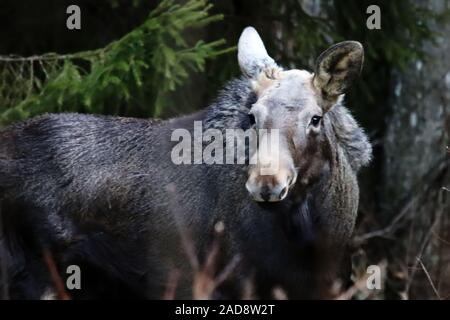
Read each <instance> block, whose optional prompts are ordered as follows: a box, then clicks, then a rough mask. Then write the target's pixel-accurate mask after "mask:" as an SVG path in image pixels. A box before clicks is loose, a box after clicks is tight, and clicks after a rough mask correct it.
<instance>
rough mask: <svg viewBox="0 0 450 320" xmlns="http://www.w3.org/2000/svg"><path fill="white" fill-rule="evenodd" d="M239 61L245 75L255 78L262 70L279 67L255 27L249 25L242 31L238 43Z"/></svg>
mask: <svg viewBox="0 0 450 320" xmlns="http://www.w3.org/2000/svg"><path fill="white" fill-rule="evenodd" d="M238 61H239V66H240V67H241V70H242V72H243V73H244V75H246V76H247V77H249V78H253V79H256V78H257V77H258V75H259V74H260V73H261V72H262V71H264V70H268V69H270V68H275V67H277V64H276V63H275V61H274V60H273V59H272V58H271V57H269V55H268V54H267V51H266V48H265V47H264V43H263V42H262V40H261V38H260V36H259V34H258V32H257V31H256V30H255V28H253V27H247V28H245V29H244V31H242V34H241V37H240V38H239V43H238Z"/></svg>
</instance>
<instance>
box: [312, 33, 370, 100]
mask: <svg viewBox="0 0 450 320" xmlns="http://www.w3.org/2000/svg"><path fill="white" fill-rule="evenodd" d="M363 61H364V48H363V46H362V44H361V43H359V42H357V41H344V42H340V43H337V44H335V45H333V46H331V47H330V48H329V49H327V50H326V51H324V52H323V53H322V54H321V55H320V56H319V58H317V61H316V70H315V75H314V80H313V83H314V86H315V87H316V88H317V89H318V90H319V92H320V93H321V94H322V97H323V99H324V100H325V101H327V102H329V103H334V102H336V100H337V98H338V97H339V95H341V94H343V93H345V92H346V91H347V89H348V88H350V86H351V84H352V82H353V80H355V79H356V78H357V77H358V76H359V74H360V73H361V69H362V65H363ZM329 107H331V106H329Z"/></svg>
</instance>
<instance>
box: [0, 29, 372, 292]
mask: <svg viewBox="0 0 450 320" xmlns="http://www.w3.org/2000/svg"><path fill="white" fill-rule="evenodd" d="M256 35H257V34H256V31H254V29H246V30H245V31H244V33H243V35H242V36H241V40H240V46H239V54H240V59H239V62H240V64H241V68H242V69H243V71H244V74H245V75H246V76H245V77H243V78H241V79H237V80H234V81H232V82H231V83H230V84H229V85H228V86H227V87H226V88H225V89H224V90H223V91H222V93H221V94H220V95H219V98H218V99H217V101H216V102H215V103H213V104H212V105H211V106H210V107H208V108H207V109H205V110H203V111H201V112H198V113H196V114H193V115H190V116H186V117H181V118H175V119H170V120H166V121H155V120H144V119H132V118H118V117H109V116H94V115H82V114H59V115H54V114H48V115H43V116H39V117H36V118H34V119H30V120H27V121H25V122H21V123H17V124H13V125H11V126H9V127H6V128H4V129H1V131H0V201H1V204H0V205H1V215H2V222H3V233H4V237H3V241H2V243H1V247H2V250H1V251H0V256H1V257H2V260H3V263H2V264H1V265H0V268H2V267H3V269H4V270H1V269H0V271H1V272H2V273H7V276H8V279H9V282H8V288H9V294H10V296H11V297H12V298H32V299H38V298H41V297H42V295H43V294H44V293H45V292H46V290H48V288H51V287H52V281H51V279H50V275H49V272H48V270H47V267H46V265H45V264H44V263H43V259H42V250H43V249H44V248H45V249H48V250H49V251H50V252H51V253H52V254H53V257H54V260H55V261H56V262H57V264H58V266H59V267H60V269H61V270H63V271H64V270H65V267H66V266H68V265H71V264H76V265H79V266H80V267H81V270H82V289H81V290H78V291H77V290H73V291H72V292H71V294H73V296H74V297H76V298H107V297H125V298H162V297H163V295H164V292H165V290H166V288H167V284H168V279H169V277H170V273H171V271H172V270H180V271H181V277H180V279H179V281H178V284H177V290H176V297H179V298H190V297H192V285H193V279H194V278H195V270H194V269H195V268H193V265H192V257H190V256H189V254H188V253H187V252H186V251H187V250H186V243H185V242H186V241H188V240H189V241H192V243H191V245H192V247H193V248H195V249H196V255H197V257H198V260H199V261H200V263H202V262H204V261H205V259H207V258H206V257H207V256H208V250H209V249H210V246H211V243H212V242H213V241H214V237H215V226H216V225H217V223H218V222H219V221H220V222H221V223H223V226H224V227H225V229H224V232H223V235H222V238H221V244H222V245H223V246H222V247H221V248H222V249H223V255H224V263H223V265H222V267H223V266H224V265H226V261H227V259H228V261H229V260H231V259H232V258H233V257H237V256H239V257H241V263H239V265H238V267H237V268H238V270H239V271H236V272H234V276H233V277H230V280H229V281H228V282H227V285H228V286H229V287H231V288H232V289H230V290H229V291H227V290H226V286H225V285H224V286H223V287H224V288H217V290H216V291H215V292H214V295H213V296H212V297H238V298H239V297H241V296H240V293H239V292H240V290H242V284H243V283H244V282H245V280H248V279H252V281H253V283H254V285H255V295H256V296H257V297H262V298H270V297H272V290H273V289H274V288H275V287H280V288H281V289H283V290H284V291H285V292H286V294H287V296H288V297H289V298H314V297H322V296H324V295H323V292H322V289H323V287H325V286H327V285H329V284H330V281H332V280H333V279H334V277H336V275H337V273H338V270H339V266H340V263H341V258H342V256H343V254H344V252H345V245H346V243H347V241H348V240H349V238H350V236H351V234H352V231H353V226H354V223H355V219H356V214H357V208H358V195H359V191H358V184H357V179H356V174H357V171H358V170H359V168H360V167H361V166H362V165H364V164H366V163H367V162H368V161H369V159H370V154H371V147H370V144H369V142H368V140H367V137H366V135H365V134H364V132H363V130H362V129H361V128H360V127H359V126H358V125H357V124H356V122H355V120H354V119H353V117H352V116H351V115H350V114H349V112H348V111H347V109H346V108H345V107H344V106H342V105H341V102H340V99H338V98H336V99H334V98H333V97H334V96H333V94H332V93H333V92H332V90H335V89H336V86H334V87H326V86H325V85H324V86H323V88H322V92H321V93H320V92H319V93H316V97H317V95H318V94H321V95H323V96H322V97H321V98H320V99H317V98H314V99H313V97H310V99H311V101H313V100H314V101H319V100H320V101H319V102H317V103H315V104H314V106H313V107H311V108H312V109H311V110H315V109H314V108H316V109H317V110H319V109H320V110H321V111H320V114H321V116H320V124H319V126H320V129H319V127H318V128H314V130H316V131H314V132H310V133H307V134H309V135H311V137H309V136H306V137H304V138H302V141H299V142H298V143H297V144H296V143H295V139H294V140H293V141H294V143H293V144H292V146H288V143H287V144H286V148H285V150H284V151H283V152H286V154H287V153H289V150H292V153H295V149H296V148H297V149H301V150H302V152H301V154H297V155H294V156H292V157H288V156H285V154H284V153H280V154H279V155H275V156H278V157H280V158H282V160H283V161H282V162H281V169H283V170H280V173H276V174H275V175H273V176H271V177H269V178H270V179H269V180H270V181H268V180H267V177H265V176H259V175H258V174H257V170H256V169H257V167H258V164H256V165H248V164H245V165H238V164H234V165H220V164H216V165H214V164H213V165H207V164H192V165H177V164H174V163H173V162H172V161H171V152H172V150H173V147H174V146H175V145H176V144H177V142H176V141H171V135H172V133H173V130H174V129H179V128H183V129H186V130H188V131H189V132H192V131H193V130H194V129H193V121H194V120H197V121H202V124H203V127H204V128H205V129H217V130H219V131H221V132H223V131H224V130H226V129H243V130H246V129H249V128H251V127H256V128H258V127H260V128H264V127H268V126H270V125H269V124H268V122H267V117H268V112H267V110H266V111H264V110H261V109H260V110H259V111H258V110H255V105H261V104H264V103H265V104H266V106H267V105H271V104H272V105H273V104H277V103H276V101H277V100H276V99H277V97H280V98H282V103H281V105H282V106H283V108H284V107H286V108H287V109H288V111H287V112H290V114H291V113H292V110H291V108H290V107H291V106H290V105H289V106H286V105H285V104H284V102H285V101H286V100H289V99H291V98H290V97H288V95H286V94H281V96H280V94H279V93H277V91H276V90H289V91H292V90H291V88H290V86H292V85H293V84H295V82H296V81H300V82H302V83H303V82H304V81H308V83H311V87H312V86H313V84H314V83H315V82H314V81H316V82H317V84H316V85H317V86H319V85H321V84H320V81H321V80H323V79H318V75H321V73H320V72H317V73H316V76H315V77H314V76H313V75H312V74H309V73H307V72H306V71H298V70H295V71H294V72H293V71H292V70H291V71H286V73H285V74H283V75H279V76H273V75H272V76H268V74H269V72H268V70H269V69H270V70H271V71H270V72H273V68H274V65H273V62H272V61H271V59H270V58H269V57H268V56H266V55H261V54H260V53H261V50H262V49H261V50H260V48H258V46H259V43H258V41H260V40H259V37H257V38H255V37H256ZM255 39H256V40H255ZM255 41H256V42H255ZM255 45H256V47H257V49H256V53H255V50H254V47H255ZM261 45H262V43H261ZM247 48H251V50H250V51H248V50H247ZM357 49H358V48H357ZM258 50H259V51H258ZM353 50H354V47H351V48H350V49H346V51H345V50H344V52H341V55H340V56H339V57H337V58H336V59H338V61H337V63H340V62H341V61H342V59H345V58H347V57H349V56H350V57H351V54H353ZM264 52H265V49H264ZM264 52H263V53H264ZM252 55H254V56H255V57H256V58H255V59H251V58H250V57H251V56H252ZM325 58H327V56H325ZM323 60H324V61H325V62H327V63H328V62H329V61H328V60H327V59H323ZM261 62H263V63H261ZM350 62H353V61H350ZM320 66H322V67H324V65H323V64H319V67H320ZM324 68H325V67H324ZM357 68H360V67H358V66H357ZM329 70H330V68H328V69H326V70H325V71H326V72H330V71H329ZM350 70H351V68H350ZM275 71H276V72H280V73H281V72H285V71H282V70H281V69H279V70H278V71H277V70H275ZM289 72H290V73H289ZM339 72H340V73H339V77H341V76H342V71H339ZM358 72H359V71H358ZM261 74H263V76H262V77H263V78H261ZM344 76H345V75H344ZM290 77H291V78H292V79H291V78H290ZM339 77H338V78H339ZM341 78H342V77H341ZM341 78H339V79H341ZM283 79H284V80H283ZM343 79H344V80H342V79H341V80H342V81H344V82H345V81H347V80H348V79H345V77H344V78H343ZM350 80H351V79H350ZM327 83H328V85H330V84H331V85H333V81H328V82H327ZM326 89H329V90H328V91H326ZM304 90H310V89H309V85H308V86H307V88H306V87H305V88H303V89H301V90H300V91H299V92H297V93H295V92H291V95H294V96H296V97H297V96H300V98H302V101H305V98H306V97H305V96H302V93H305V92H309V91H304ZM338 91H339V92H338V93H339V94H341V93H342V92H341V91H340V90H338ZM325 95H326V97H325ZM333 99H334V100H333ZM305 103H306V104H307V103H308V102H303V105H298V109H296V110H297V111H299V112H300V113H301V112H305V111H304V109H306V108H304V104H305ZM259 108H262V107H259ZM275 108H277V107H276V106H274V107H273V109H275ZM286 108H285V109H286ZM283 110H284V109H283ZM294 111H295V110H294ZM249 112H250V113H253V115H251V116H249ZM283 112H284V111H283ZM261 114H264V117H265V120H263V119H262V117H261ZM279 114H282V113H279ZM310 116H311V114H309V113H308V114H307V115H305V117H310ZM253 117H254V118H253ZM255 119H256V123H254V122H255ZM299 119H300V118H299ZM280 121H281V120H280ZM296 121H297V120H296ZM300 121H301V120H298V121H297V122H300ZM270 122H271V125H272V127H276V128H281V127H283V126H282V125H279V124H277V122H276V121H273V120H272V121H270ZM297 122H296V123H297ZM308 123H309V120H308ZM305 127H306V126H301V125H300V126H299V125H298V123H297V126H296V128H297V129H296V130H303V131H304V130H305ZM299 128H300V129H299ZM286 132H287V133H286V136H284V135H283V137H289V138H286V139H285V140H286V141H290V139H291V138H292V137H291V136H289V134H292V132H294V135H295V132H296V131H295V130H292V128H291V129H289V130H287V131H286ZM289 132H291V133H289ZM308 132H309V131H308ZM282 134H284V131H282ZM292 139H293V138H292ZM310 140H311V141H312V142H311V141H310ZM311 144H314V145H316V147H312V146H311ZM297 146H298V147H297ZM270 156H272V155H270ZM291 158H292V159H291ZM265 200H268V201H265ZM186 230H188V231H189V232H188V233H186V234H185V231H186ZM186 235H188V236H189V237H186ZM4 285H5V284H4ZM230 292H231V293H230Z"/></svg>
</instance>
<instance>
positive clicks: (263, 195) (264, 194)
mask: <svg viewBox="0 0 450 320" xmlns="http://www.w3.org/2000/svg"><path fill="white" fill-rule="evenodd" d="M260 194H261V198H262V199H263V200H264V201H269V199H270V189H269V188H268V187H264V188H262V189H261V193H260Z"/></svg>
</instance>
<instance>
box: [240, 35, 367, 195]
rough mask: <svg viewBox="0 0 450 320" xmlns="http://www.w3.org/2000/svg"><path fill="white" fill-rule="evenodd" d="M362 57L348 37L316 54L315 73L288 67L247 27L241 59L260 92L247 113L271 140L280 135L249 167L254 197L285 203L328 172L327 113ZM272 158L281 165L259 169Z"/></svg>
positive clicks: (359, 66) (358, 69)
mask: <svg viewBox="0 0 450 320" xmlns="http://www.w3.org/2000/svg"><path fill="white" fill-rule="evenodd" d="M363 59H364V49H363V47H362V45H361V44H360V43H359V42H356V41H344V42H340V43H337V44H335V45H333V46H331V47H330V48H329V49H328V50H326V51H324V52H323V53H322V54H321V55H320V56H319V57H318V58H317V61H316V65H315V70H314V73H310V72H308V71H306V70H298V69H292V70H284V69H282V68H281V67H279V66H278V65H277V64H276V63H275V61H274V60H273V59H272V58H271V57H270V56H269V55H268V54H267V51H266V49H265V47H264V44H263V42H262V40H261V38H260V37H259V35H258V33H257V31H256V30H255V29H254V28H252V27H247V28H246V29H244V31H243V32H242V35H241V37H240V39H239V44H238V61H239V65H240V68H241V70H242V72H243V74H244V75H245V76H246V77H248V78H249V79H250V80H251V83H252V88H253V90H254V92H255V93H256V96H257V100H256V102H255V103H254V104H253V105H252V107H251V109H250V112H249V117H251V120H252V123H254V126H255V128H256V130H260V129H266V130H260V131H264V132H265V135H266V139H267V141H271V140H270V139H269V137H268V136H270V135H271V134H273V129H277V130H276V131H277V134H278V146H277V147H276V148H267V147H262V146H261V145H260V146H259V150H258V152H256V153H257V154H258V160H257V161H255V162H252V163H253V164H251V165H250V166H249V171H248V180H247V183H246V188H247V190H248V191H249V193H250V195H251V196H252V197H253V199H255V200H256V201H271V202H275V201H281V200H283V199H285V198H286V196H287V195H288V193H289V192H290V191H291V190H292V189H294V186H298V187H300V188H302V187H303V188H306V187H307V186H308V185H310V184H312V183H314V181H317V179H318V178H319V177H320V176H321V175H322V174H323V173H324V172H325V171H326V170H330V168H329V161H327V159H328V158H327V154H328V155H329V152H328V153H327V150H329V148H330V145H329V144H330V141H329V139H327V132H330V130H331V127H332V123H330V119H328V117H327V116H326V115H327V112H329V111H330V110H331V109H332V108H333V107H334V106H335V105H336V104H337V103H338V102H339V101H340V100H341V99H342V98H343V94H344V93H345V92H346V91H347V89H348V88H349V87H350V85H351V84H352V82H353V81H354V80H355V78H357V77H358V76H359V74H360V72H361V69H362V65H363ZM256 153H255V154H256ZM261 159H264V164H263V162H262V161H260V160H261ZM270 162H276V163H277V166H276V170H275V172H272V173H271V174H264V170H261V169H263V166H265V165H267V163H270Z"/></svg>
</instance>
